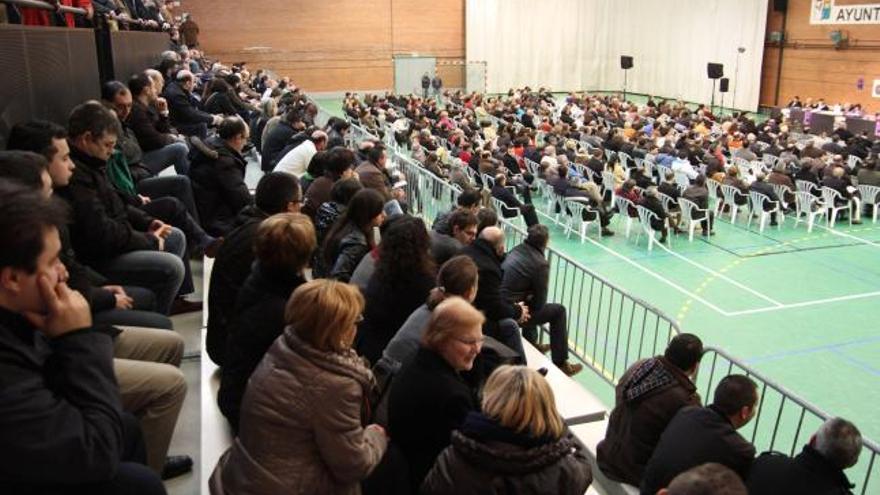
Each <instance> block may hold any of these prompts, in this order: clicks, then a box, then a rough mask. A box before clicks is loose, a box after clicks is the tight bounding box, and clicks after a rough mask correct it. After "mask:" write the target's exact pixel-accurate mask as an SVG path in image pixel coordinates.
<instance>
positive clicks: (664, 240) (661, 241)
mask: <svg viewBox="0 0 880 495" xmlns="http://www.w3.org/2000/svg"><path fill="white" fill-rule="evenodd" d="M664 242H666V236H665V235H664V236H663V237H661V238H660V244H663V243H664Z"/></svg>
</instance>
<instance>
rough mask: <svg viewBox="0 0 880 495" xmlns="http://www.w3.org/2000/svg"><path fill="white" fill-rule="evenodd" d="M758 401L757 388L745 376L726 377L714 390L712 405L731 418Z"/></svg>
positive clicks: (752, 381)
mask: <svg viewBox="0 0 880 495" xmlns="http://www.w3.org/2000/svg"><path fill="white" fill-rule="evenodd" d="M757 401H758V387H757V385H755V382H754V380H752V379H751V378H749V377H747V376H745V375H727V376H725V377H724V378H722V379H721V381H720V382H719V383H718V386H717V387H716V388H715V397H714V398H713V399H712V405H713V406H715V407H716V408H717V409H718V410H719V411H721V412H722V413H724V414H726V415H728V416H732V415H734V414H736V413H738V412H739V411H740V410H741V409H742V408H744V407H754V405H755V403H756V402H757Z"/></svg>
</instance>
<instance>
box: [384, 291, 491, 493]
mask: <svg viewBox="0 0 880 495" xmlns="http://www.w3.org/2000/svg"><path fill="white" fill-rule="evenodd" d="M484 320H485V318H484V317H483V314H482V313H480V312H479V311H477V310H476V309H474V307H473V306H471V304H470V303H468V302H467V301H465V300H464V299H462V298H460V297H450V298H448V299H446V300H444V301H443V302H441V303H440V304H439V305H437V307H436V308H434V311H433V312H432V314H431V320H430V322H429V323H428V328H427V329H426V330H425V334H424V335H423V336H422V345H421V347H420V348H419V350H418V351H417V353H416V355H415V357H414V358H413V360H412V361H411V362H410V363H408V364H407V365H405V366H404V367H403V368H402V369H401V370H400V372H399V373H398V374H397V375H395V377H394V382H393V383H392V386H391V392H390V397H389V402H388V420H389V421H388V423H389V424H388V426H389V430H390V434H391V435H390V436H391V438H392V443H393V444H394V445H395V446H396V447H397V448H398V449H399V450H400V452H401V453H402V454H403V457H404V458H405V459H406V460H407V462H408V463H409V480H410V483H411V484H412V486H413V489H414V490H415V489H417V488H418V486H419V485H421V483H422V480H423V479H424V477H425V475H426V474H427V473H428V471H429V470H430V469H431V466H433V465H434V460H435V459H436V458H437V455H438V454H439V453H440V452H441V451H442V450H443V449H445V448H446V447H447V446H448V445H449V438H450V435H451V434H452V432H453V430H456V429H458V428H460V427H461V425H462V423H463V422H464V418H465V416H467V413H469V412H471V411H476V410H477V402H476V399H475V397H474V395H473V392H472V391H471V388H470V387H469V386H468V385H467V384H466V383H465V382H464V380H463V379H462V377H461V375H460V373H461V372H462V371H467V370H470V369H471V368H472V367H473V365H474V359H475V358H476V357H477V354H479V352H480V349H481V347H482V343H483V332H482V327H483V321H484Z"/></svg>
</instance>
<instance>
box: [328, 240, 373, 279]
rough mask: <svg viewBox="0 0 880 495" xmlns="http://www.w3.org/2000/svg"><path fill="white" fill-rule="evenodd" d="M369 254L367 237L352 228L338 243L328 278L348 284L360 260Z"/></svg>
mask: <svg viewBox="0 0 880 495" xmlns="http://www.w3.org/2000/svg"><path fill="white" fill-rule="evenodd" d="M369 252H370V246H369V244H367V237H366V236H365V235H364V233H363V232H361V231H360V229H358V228H357V227H352V228H351V229H350V230H349V232H348V234H346V235H345V236H343V237H342V239H341V240H340V241H339V247H338V248H337V249H336V253H334V256H333V258H332V259H333V260H334V261H333V266H332V267H331V268H330V273H329V277H330V278H334V279H336V280H339V281H340V282H348V281H349V280H350V279H351V275H352V274H353V273H354V270H355V268H357V266H358V263H360V262H361V258H363V257H364V256H365V255H366V254H367V253H369Z"/></svg>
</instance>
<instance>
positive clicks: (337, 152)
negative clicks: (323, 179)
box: [324, 146, 355, 180]
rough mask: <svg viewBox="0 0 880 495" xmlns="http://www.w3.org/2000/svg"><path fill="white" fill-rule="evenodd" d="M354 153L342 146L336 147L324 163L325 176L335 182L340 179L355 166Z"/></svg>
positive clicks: (331, 150)
mask: <svg viewBox="0 0 880 495" xmlns="http://www.w3.org/2000/svg"><path fill="white" fill-rule="evenodd" d="M354 162H355V156H354V151H351V150H350V149H348V148H344V147H342V146H334V147H333V148H330V150H329V151H327V153H326V160H325V162H324V174H325V175H329V176H330V177H331V178H332V179H333V180H337V179H339V177H341V176H342V174H343V173H345V171H346V170H347V169H349V168H351V166H352V165H354Z"/></svg>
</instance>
